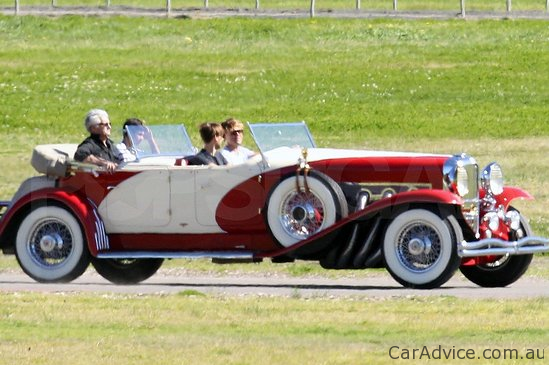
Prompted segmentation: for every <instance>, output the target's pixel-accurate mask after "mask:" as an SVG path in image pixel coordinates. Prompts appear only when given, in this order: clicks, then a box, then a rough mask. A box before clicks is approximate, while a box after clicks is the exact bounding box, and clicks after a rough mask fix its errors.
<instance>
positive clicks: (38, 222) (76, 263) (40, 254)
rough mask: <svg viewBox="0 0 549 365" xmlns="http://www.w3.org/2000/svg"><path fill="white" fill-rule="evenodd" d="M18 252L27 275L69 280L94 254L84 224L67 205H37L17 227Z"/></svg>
mask: <svg viewBox="0 0 549 365" xmlns="http://www.w3.org/2000/svg"><path fill="white" fill-rule="evenodd" d="M15 254H16V256H17V260H18V261H19V264H20V265H21V268H22V269H23V271H25V273H26V274H27V275H29V276H30V277H32V278H33V279H35V280H36V281H39V282H46V283H53V282H69V281H71V280H73V279H75V278H77V277H79V276H80V275H82V273H84V271H86V268H87V267H88V265H89V262H90V254H89V251H88V248H87V247H86V245H85V240H84V236H83V233H82V229H81V228H80V224H79V223H78V221H77V220H76V218H75V217H74V216H73V215H72V214H71V213H69V212H68V211H67V210H66V209H63V208H60V207H56V206H44V207H40V208H36V209H34V210H33V211H31V212H30V214H29V215H28V216H26V217H25V219H23V221H22V222H21V225H20V226H19V229H18V231H17V237H16V242H15Z"/></svg>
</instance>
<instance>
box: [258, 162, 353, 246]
mask: <svg viewBox="0 0 549 365" xmlns="http://www.w3.org/2000/svg"><path fill="white" fill-rule="evenodd" d="M305 179H306V180H305ZM298 187H299V188H298ZM306 187H308V189H307V188H306ZM347 214H348V207H347V202H346V201H345V195H344V194H343V191H342V190H341V187H340V186H339V185H337V184H336V183H335V182H334V181H333V180H332V179H331V178H330V177H329V176H326V175H324V174H322V173H321V172H318V171H315V170H311V171H309V174H308V176H307V177H306V178H305V177H304V176H295V175H293V176H288V177H286V178H285V179H283V180H281V181H280V182H279V183H278V184H276V185H275V186H274V187H273V188H272V189H271V191H270V192H269V196H268V197H267V207H266V210H265V218H266V221H267V224H268V226H269V230H270V232H271V234H272V236H273V238H274V239H275V241H276V242H277V243H278V244H280V245H281V246H284V247H289V246H292V245H293V244H295V243H297V242H299V241H302V240H305V239H308V238H309V237H311V236H312V235H314V234H316V233H319V232H320V231H322V230H324V229H326V228H327V227H329V226H330V225H332V224H334V223H335V222H337V221H338V220H339V219H341V218H343V217H346V216H347Z"/></svg>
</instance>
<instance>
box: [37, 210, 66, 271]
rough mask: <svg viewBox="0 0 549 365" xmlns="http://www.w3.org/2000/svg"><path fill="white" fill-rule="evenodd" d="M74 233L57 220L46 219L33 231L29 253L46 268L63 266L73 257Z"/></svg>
mask: <svg viewBox="0 0 549 365" xmlns="http://www.w3.org/2000/svg"><path fill="white" fill-rule="evenodd" d="M72 249H73V233H72V232H71V229H70V227H68V226H66V225H65V224H64V223H63V222H61V221H59V220H56V219H44V220H42V221H39V222H37V223H36V226H35V227H34V229H33V230H32V231H31V236H30V241H29V243H28V251H29V252H28V253H29V255H30V256H31V257H32V259H33V260H34V261H35V262H36V263H37V264H38V265H41V266H44V267H46V268H48V267H53V266H58V265H62V264H63V263H64V262H65V260H67V258H68V257H69V256H70V255H71V253H72Z"/></svg>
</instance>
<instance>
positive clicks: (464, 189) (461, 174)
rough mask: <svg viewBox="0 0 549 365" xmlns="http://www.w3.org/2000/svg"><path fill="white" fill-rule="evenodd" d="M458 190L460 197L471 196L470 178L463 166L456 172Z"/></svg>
mask: <svg viewBox="0 0 549 365" xmlns="http://www.w3.org/2000/svg"><path fill="white" fill-rule="evenodd" d="M456 190H457V193H458V194H459V196H465V195H467V194H469V176H468V175H467V170H466V169H465V167H463V166H458V167H457V170H456Z"/></svg>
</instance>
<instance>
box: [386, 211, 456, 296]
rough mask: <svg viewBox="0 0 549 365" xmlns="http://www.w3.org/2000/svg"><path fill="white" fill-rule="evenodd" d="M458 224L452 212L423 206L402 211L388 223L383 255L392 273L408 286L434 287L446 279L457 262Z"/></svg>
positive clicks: (454, 268)
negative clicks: (440, 212)
mask: <svg viewBox="0 0 549 365" xmlns="http://www.w3.org/2000/svg"><path fill="white" fill-rule="evenodd" d="M453 227H459V225H458V223H457V221H456V220H455V218H454V217H453V216H451V215H447V216H442V217H441V216H440V215H439V214H435V213H433V212H431V211H429V210H426V209H412V210H408V211H404V212H401V213H400V214H398V215H397V216H395V217H394V218H393V220H392V221H391V222H390V223H389V225H388V226H387V230H386V231H385V237H384V239H383V257H384V260H385V265H386V267H387V270H388V271H389V273H390V274H391V276H392V277H393V278H394V279H395V280H396V281H398V282H399V283H401V284H402V285H404V286H406V287H410V288H420V289H428V288H436V287H439V286H440V285H442V284H444V283H445V282H446V281H448V280H449V279H450V278H451V277H452V275H453V274H454V272H455V270H456V269H457V267H458V265H459V262H460V260H459V257H458V255H457V240H458V239H457V237H458V236H457V235H458V234H459V232H456V231H455V230H454V228H453Z"/></svg>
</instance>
